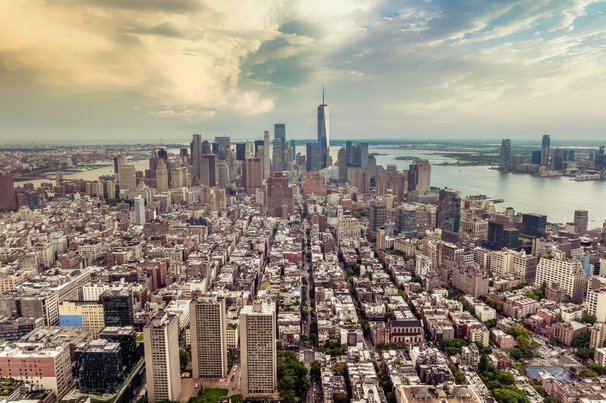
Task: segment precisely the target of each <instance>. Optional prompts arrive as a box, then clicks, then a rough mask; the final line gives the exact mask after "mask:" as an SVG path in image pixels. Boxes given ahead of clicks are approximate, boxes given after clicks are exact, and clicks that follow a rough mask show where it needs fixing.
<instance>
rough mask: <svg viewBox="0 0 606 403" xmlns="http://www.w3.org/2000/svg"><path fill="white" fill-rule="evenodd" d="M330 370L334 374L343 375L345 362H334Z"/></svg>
mask: <svg viewBox="0 0 606 403" xmlns="http://www.w3.org/2000/svg"><path fill="white" fill-rule="evenodd" d="M332 370H333V372H334V373H335V374H336V375H345V373H346V372H347V364H346V363H344V362H342V361H339V362H337V363H335V365H334V366H333V368H332Z"/></svg>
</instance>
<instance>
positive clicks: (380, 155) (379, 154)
mask: <svg viewBox="0 0 606 403" xmlns="http://www.w3.org/2000/svg"><path fill="white" fill-rule="evenodd" d="M368 155H369V156H373V157H383V156H385V155H389V154H381V153H369V154H368Z"/></svg>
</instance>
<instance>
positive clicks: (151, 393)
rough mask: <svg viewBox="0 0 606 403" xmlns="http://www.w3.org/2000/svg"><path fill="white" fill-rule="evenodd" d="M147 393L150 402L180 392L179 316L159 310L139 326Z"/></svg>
mask: <svg viewBox="0 0 606 403" xmlns="http://www.w3.org/2000/svg"><path fill="white" fill-rule="evenodd" d="M143 340H144V347H145V373H146V375H145V376H146V380H147V397H148V399H149V401H150V402H158V401H161V400H170V401H178V400H179V397H180V396H181V368H180V362H179V317H178V315H176V314H167V313H165V312H159V313H157V314H156V316H155V317H154V318H153V319H152V320H151V321H150V322H149V323H148V324H147V325H145V327H144V328H143Z"/></svg>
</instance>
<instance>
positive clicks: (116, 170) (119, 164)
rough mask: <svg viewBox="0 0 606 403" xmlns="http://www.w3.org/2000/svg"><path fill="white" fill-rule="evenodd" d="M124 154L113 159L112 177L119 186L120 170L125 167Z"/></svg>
mask: <svg viewBox="0 0 606 403" xmlns="http://www.w3.org/2000/svg"><path fill="white" fill-rule="evenodd" d="M126 159H127V156H126V154H118V155H116V156H115V157H114V177H115V178H116V182H117V183H118V185H120V168H121V167H123V166H125V165H126Z"/></svg>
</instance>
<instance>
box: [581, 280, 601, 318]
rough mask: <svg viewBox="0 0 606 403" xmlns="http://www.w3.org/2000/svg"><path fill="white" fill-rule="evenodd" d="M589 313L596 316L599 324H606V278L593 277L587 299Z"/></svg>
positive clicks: (586, 304) (588, 288)
mask: <svg viewBox="0 0 606 403" xmlns="http://www.w3.org/2000/svg"><path fill="white" fill-rule="evenodd" d="M585 306H586V307H587V312H588V313H590V314H592V315H595V316H596V318H597V321H598V322H606V278H605V277H591V278H590V279H589V281H588V284H587V297H586V298H585Z"/></svg>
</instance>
